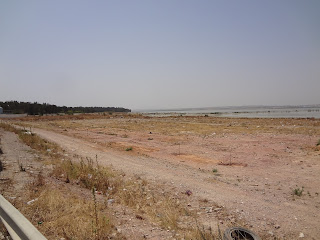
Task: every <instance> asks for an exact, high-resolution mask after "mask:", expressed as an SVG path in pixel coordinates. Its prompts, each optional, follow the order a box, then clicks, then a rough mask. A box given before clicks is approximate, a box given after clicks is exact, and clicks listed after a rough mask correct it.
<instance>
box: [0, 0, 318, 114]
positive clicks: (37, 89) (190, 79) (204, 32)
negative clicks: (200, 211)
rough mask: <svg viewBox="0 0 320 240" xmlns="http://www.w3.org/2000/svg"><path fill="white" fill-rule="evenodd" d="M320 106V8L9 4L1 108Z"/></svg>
mask: <svg viewBox="0 0 320 240" xmlns="http://www.w3.org/2000/svg"><path fill="white" fill-rule="evenodd" d="M6 100H18V101H32V102H33V101H38V102H41V103H42V102H47V103H52V104H57V105H67V106H79V105H82V106H118V107H128V108H132V109H146V108H179V107H210V106H238V105H300V104H319V103H320V1H319V0H304V1H301V0H288V1H284V0H271V1H270V0H265V1H260V0H251V1H249V0H242V1H239V0H235V1H228V0H221V1H214V0H209V1H198V0H197V1H196V0H193V1H188V0H179V1H176V0H158V1H153V0H146V1H141V0H137V1H134V0H130V1H121V0H113V1H107V0H96V1H91V0H90V1H89V0H88V1H80V0H68V1H65V0H54V1H46V0H39V1H36V0H29V1H22V0H21V1H16V0H2V1H0V101H6Z"/></svg>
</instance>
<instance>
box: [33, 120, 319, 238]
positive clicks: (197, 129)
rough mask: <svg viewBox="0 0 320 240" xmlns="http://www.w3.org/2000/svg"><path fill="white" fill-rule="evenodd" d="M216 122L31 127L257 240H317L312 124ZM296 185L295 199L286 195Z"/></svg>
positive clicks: (213, 222)
mask: <svg viewBox="0 0 320 240" xmlns="http://www.w3.org/2000/svg"><path fill="white" fill-rule="evenodd" d="M217 119H218V118H181V119H179V118H176V117H175V118H145V117H142V116H138V117H136V116H135V117H133V116H130V117H124V118H123V117H118V118H117V117H114V118H106V119H90V120H72V119H71V120H63V121H59V120H58V121H57V120H55V121H47V120H46V121H43V122H38V121H37V122H32V123H31V124H32V126H35V127H41V128H42V129H40V128H33V129H32V131H34V132H36V133H37V134H39V135H40V136H42V137H44V138H47V139H49V140H50V141H53V142H56V143H58V144H59V145H61V146H62V147H63V148H65V149H66V150H67V151H69V152H71V153H76V154H78V155H81V156H91V157H95V155H96V154H97V155H98V158H99V162H101V163H103V164H106V165H110V164H111V165H112V166H113V167H115V168H116V169H121V170H123V171H125V172H126V173H128V174H139V175H142V176H144V177H145V178H147V179H149V180H150V181H154V182H163V184H167V186H169V187H170V186H172V187H174V188H175V189H178V191H185V190H186V189H190V190H191V191H192V192H193V193H194V196H195V197H197V198H198V199H208V200H210V201H213V202H214V203H215V204H216V206H223V207H225V208H226V209H227V210H228V212H229V216H228V217H229V221H231V222H232V221H233V220H234V218H238V219H242V220H243V221H244V222H245V223H247V226H248V227H249V228H250V229H252V230H254V231H256V232H258V233H260V234H262V235H264V236H270V237H272V236H277V237H281V238H285V239H298V238H299V235H300V236H301V233H303V235H304V238H305V239H318V236H319V235H320V228H319V225H320V221H319V207H320V197H319V193H320V185H319V180H320V151H319V147H318V148H317V147H316V143H317V141H318V140H319V138H320V135H319V133H320V127H319V126H320V123H319V120H314V119H311V120H310V119H300V120H290V119H280V120H270V119H269V120H264V119H256V120H255V119H251V120H248V119H218V120H217ZM44 129H46V130H44ZM48 130H50V131H48ZM130 148H132V151H131V150H130V151H125V150H128V149H130ZM214 169H215V170H214ZM213 170H214V172H213ZM302 188H303V194H302V196H296V195H294V194H293V191H294V189H302ZM175 191H176V190H175ZM191 207H192V206H191ZM197 207H198V206H197ZM199 215H200V216H202V215H203V217H202V218H203V221H204V222H205V223H206V224H207V225H212V226H216V224H217V223H218V222H219V221H220V220H219V218H218V217H217V216H214V215H212V216H210V215H208V214H207V213H206V212H205V211H202V212H201V211H200V210H199ZM222 222H223V221H222Z"/></svg>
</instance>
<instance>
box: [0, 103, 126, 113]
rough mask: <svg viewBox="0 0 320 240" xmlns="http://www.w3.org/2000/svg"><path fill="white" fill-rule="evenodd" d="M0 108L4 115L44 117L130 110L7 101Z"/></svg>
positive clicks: (0, 104)
mask: <svg viewBox="0 0 320 240" xmlns="http://www.w3.org/2000/svg"><path fill="white" fill-rule="evenodd" d="M0 107H2V108H3V112H4V113H15V114H23V113H27V114H28V115H44V114H58V113H65V114H73V113H96V112H131V110H130V109H127V108H121V107H66V106H62V107H60V106H56V105H52V104H48V103H38V102H33V103H31V102H18V101H7V102H0Z"/></svg>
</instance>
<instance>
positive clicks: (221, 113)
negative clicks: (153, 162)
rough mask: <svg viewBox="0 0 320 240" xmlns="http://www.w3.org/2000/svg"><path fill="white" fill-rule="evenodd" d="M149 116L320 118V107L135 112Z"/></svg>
mask: <svg viewBox="0 0 320 240" xmlns="http://www.w3.org/2000/svg"><path fill="white" fill-rule="evenodd" d="M134 112H136V113H143V114H147V115H157V116H159V115H160V116H161V115H203V114H205V115H207V116H216V117H240V118H242V117H243V118H320V105H319V104H317V105H303V106H234V107H232V106H231V107H212V108H209V107H208V108H181V109H160V110H141V111H134Z"/></svg>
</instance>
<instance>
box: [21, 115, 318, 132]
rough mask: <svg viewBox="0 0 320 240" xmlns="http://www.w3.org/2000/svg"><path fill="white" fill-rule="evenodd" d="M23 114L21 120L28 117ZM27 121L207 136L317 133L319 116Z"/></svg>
mask: <svg viewBox="0 0 320 240" xmlns="http://www.w3.org/2000/svg"><path fill="white" fill-rule="evenodd" d="M27 120H28V118H25V119H24V121H27ZM28 124H30V125H32V126H37V127H43V128H49V129H56V128H62V129H68V130H72V129H76V130H80V131H81V130H83V131H88V130H89V131H95V130H97V131H99V132H101V133H104V132H105V133H106V134H107V130H108V131H110V130H111V129H113V130H114V131H115V132H116V133H119V131H131V132H155V133H161V134H166V135H188V134H196V135H201V136H208V135H210V134H212V133H216V134H222V133H236V134H237V133H247V134H248V133H251V134H254V133H282V134H293V133H294V134H308V135H319V134H320V120H318V119H281V118H280V119H278V118H276V119H266V118H264V119H254V118H252V119H246V118H219V117H201V116H183V117H177V116H170V117H152V118H150V117H145V116H142V115H134V114H130V115H121V116H119V115H115V116H113V117H112V118H110V116H108V117H101V116H99V115H98V116H96V115H95V116H94V115H92V116H90V117H85V118H84V117H82V118H77V119H69V118H66V117H63V118H59V117H55V118H51V120H50V119H48V120H46V121H43V120H41V118H34V119H30V118H29V122H28Z"/></svg>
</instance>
